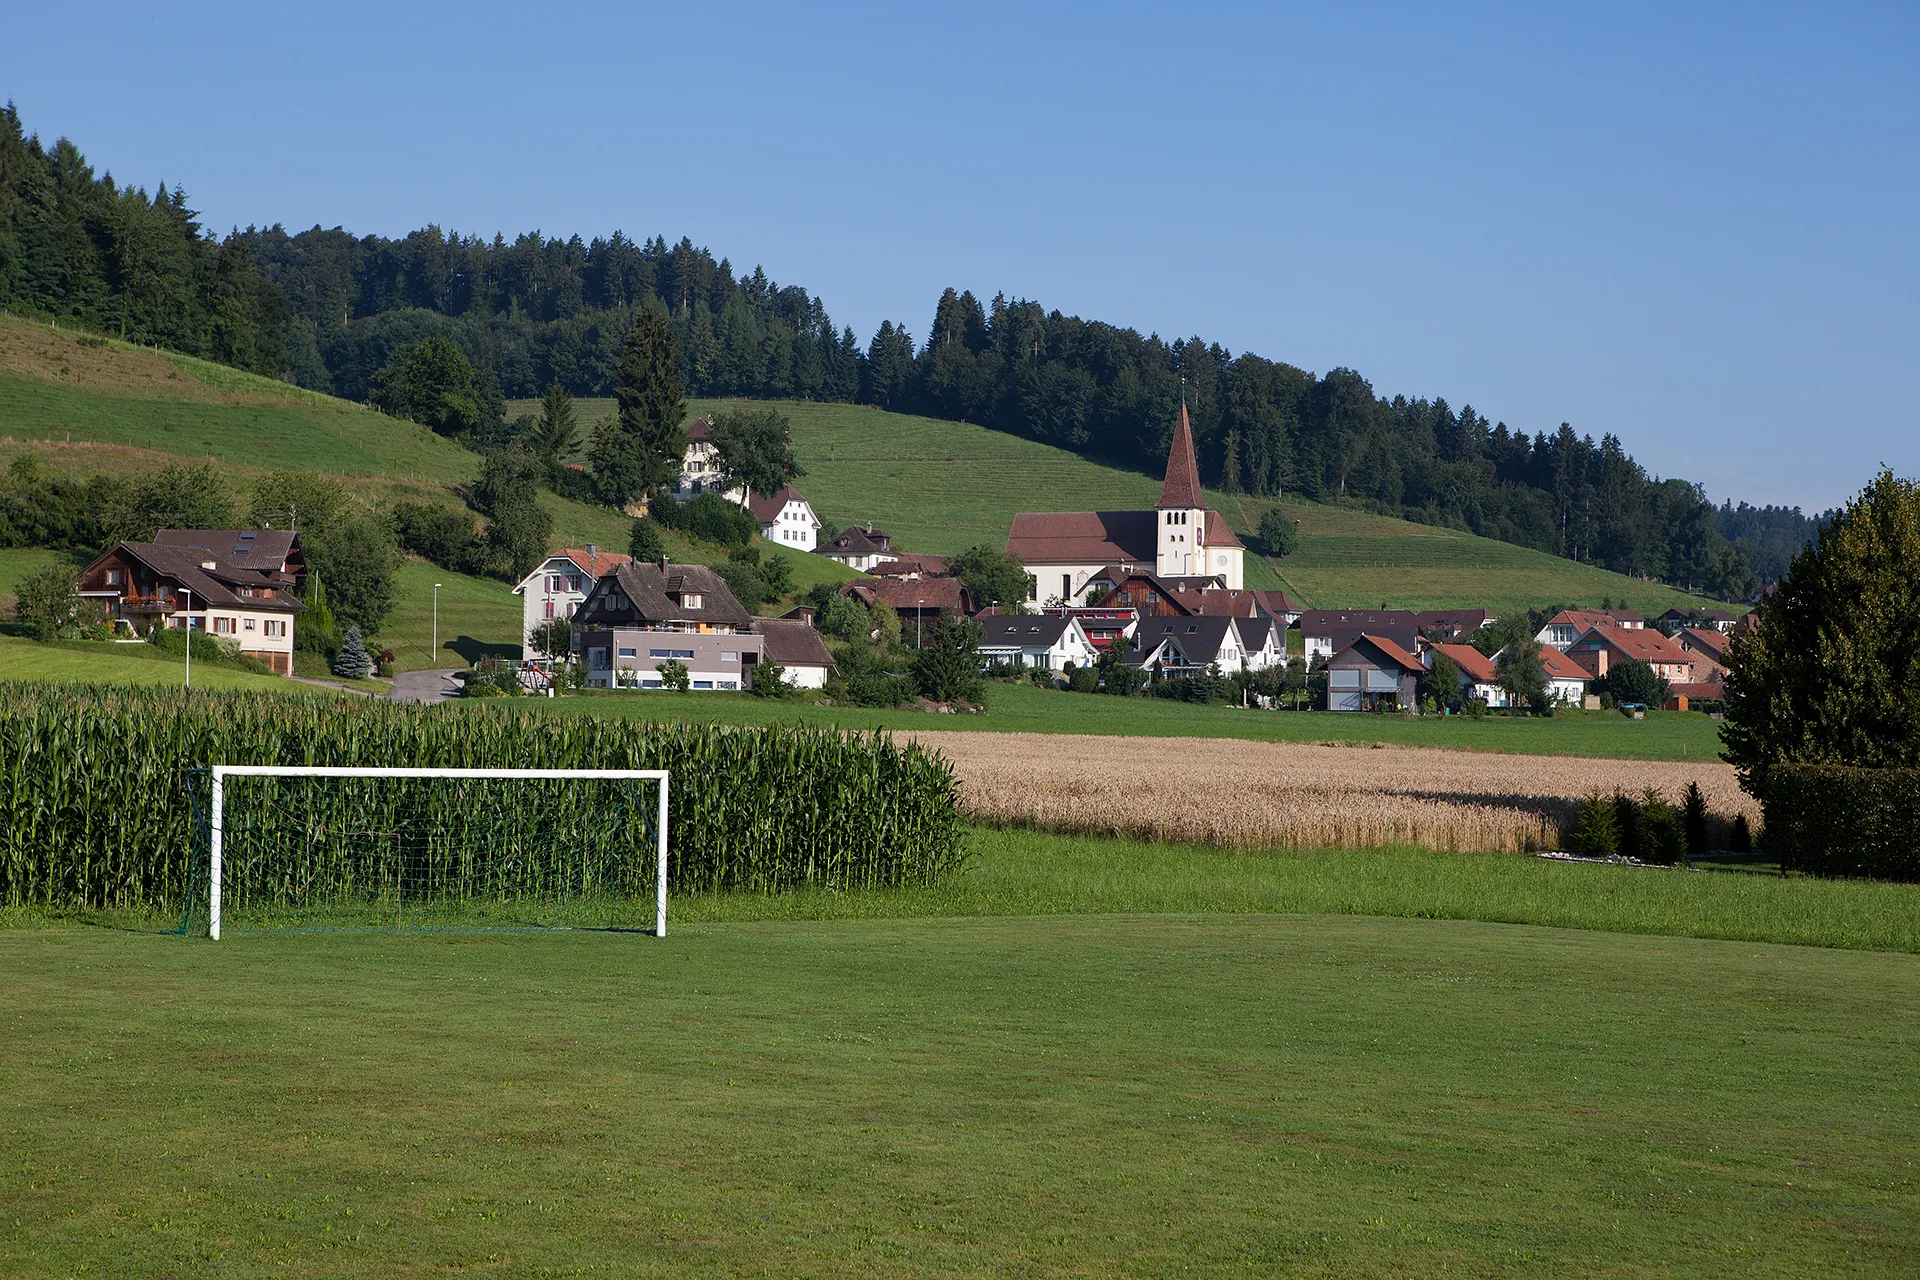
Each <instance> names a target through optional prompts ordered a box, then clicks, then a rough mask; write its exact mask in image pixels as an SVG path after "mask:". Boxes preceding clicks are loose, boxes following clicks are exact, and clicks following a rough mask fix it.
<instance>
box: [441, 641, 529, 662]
mask: <svg viewBox="0 0 1920 1280" xmlns="http://www.w3.org/2000/svg"><path fill="white" fill-rule="evenodd" d="M440 647H441V648H442V649H451V650H453V651H454V652H455V653H457V654H459V655H460V658H461V660H462V661H464V662H465V663H466V664H467V665H468V666H472V665H473V664H474V663H476V662H478V661H480V659H482V658H514V659H518V658H519V657H520V646H519V645H517V644H495V643H493V642H491V641H487V640H475V639H474V638H473V637H472V636H461V637H459V638H458V639H456V640H449V641H447V642H446V643H445V644H443V645H441V646H440ZM435 656H436V657H438V655H437V654H436V655H435Z"/></svg>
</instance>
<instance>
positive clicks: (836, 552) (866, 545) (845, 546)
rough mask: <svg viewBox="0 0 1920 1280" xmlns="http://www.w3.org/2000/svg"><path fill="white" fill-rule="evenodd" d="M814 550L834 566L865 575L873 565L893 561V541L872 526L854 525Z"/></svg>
mask: <svg viewBox="0 0 1920 1280" xmlns="http://www.w3.org/2000/svg"><path fill="white" fill-rule="evenodd" d="M814 550H815V552H816V554H819V555H823V556H825V557H826V558H827V559H829V560H831V561H833V562H834V563H836V564H843V565H845V566H847V568H849V569H857V570H859V571H860V572H861V573H865V572H866V571H867V570H869V569H871V568H873V567H874V566H875V565H877V564H880V563H881V562H883V561H887V560H891V559H893V539H892V538H890V537H888V536H887V535H886V534H885V533H883V532H881V531H880V530H879V529H876V528H874V527H873V526H872V525H867V526H866V527H865V528H862V527H861V526H859V525H854V526H853V527H852V528H850V529H846V530H843V531H842V532H841V533H840V534H839V535H838V536H837V537H835V538H833V539H832V540H831V541H829V542H827V543H826V544H824V545H822V546H819V547H816V548H815V549H814Z"/></svg>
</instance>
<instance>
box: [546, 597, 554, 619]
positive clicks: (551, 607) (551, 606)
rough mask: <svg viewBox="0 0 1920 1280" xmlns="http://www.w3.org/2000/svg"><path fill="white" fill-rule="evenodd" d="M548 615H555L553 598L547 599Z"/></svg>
mask: <svg viewBox="0 0 1920 1280" xmlns="http://www.w3.org/2000/svg"><path fill="white" fill-rule="evenodd" d="M547 616H548V617H549V618H551V617H552V616H553V601H551V600H549V601H547Z"/></svg>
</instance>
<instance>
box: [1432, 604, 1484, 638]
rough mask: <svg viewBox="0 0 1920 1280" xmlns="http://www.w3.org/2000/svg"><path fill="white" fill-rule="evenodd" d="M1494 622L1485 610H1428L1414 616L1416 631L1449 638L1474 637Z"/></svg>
mask: <svg viewBox="0 0 1920 1280" xmlns="http://www.w3.org/2000/svg"><path fill="white" fill-rule="evenodd" d="M1492 620H1493V615H1492V614H1491V613H1489V612H1487V611H1486V610H1485V609H1427V610H1424V611H1422V612H1420V613H1416V614H1414V615H1413V626H1414V630H1416V631H1419V632H1420V633H1422V634H1426V633H1428V632H1438V633H1442V634H1445V635H1448V636H1466V635H1472V634H1473V633H1474V632H1476V631H1478V630H1479V629H1480V628H1482V627H1484V626H1486V625H1487V623H1488V622H1490V621H1492Z"/></svg>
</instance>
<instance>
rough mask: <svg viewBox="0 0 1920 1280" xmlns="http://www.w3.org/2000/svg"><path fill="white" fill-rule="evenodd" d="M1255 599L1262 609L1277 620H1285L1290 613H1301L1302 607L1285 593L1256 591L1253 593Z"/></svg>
mask: <svg viewBox="0 0 1920 1280" xmlns="http://www.w3.org/2000/svg"><path fill="white" fill-rule="evenodd" d="M1253 599H1254V603H1255V604H1258V605H1259V606H1260V608H1261V609H1263V610H1265V611H1266V612H1267V613H1268V614H1270V615H1272V616H1273V617H1276V618H1284V617H1286V616H1287V615H1288V614H1290V613H1299V612H1300V606H1299V605H1297V604H1295V603H1294V602H1293V597H1292V596H1290V595H1288V594H1287V593H1286V592H1284V591H1256V592H1254V593H1253Z"/></svg>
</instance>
